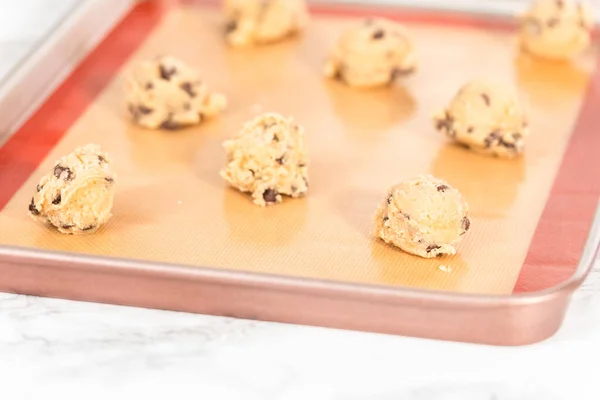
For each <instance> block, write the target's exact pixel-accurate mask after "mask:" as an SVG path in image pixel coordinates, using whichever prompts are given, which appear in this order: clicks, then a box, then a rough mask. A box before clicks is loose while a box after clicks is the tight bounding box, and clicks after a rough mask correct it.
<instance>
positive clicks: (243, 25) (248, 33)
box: [225, 0, 309, 46]
mask: <svg viewBox="0 0 600 400" xmlns="http://www.w3.org/2000/svg"><path fill="white" fill-rule="evenodd" d="M225 14H226V18H227V26H226V32H225V38H226V40H227V43H229V44H230V45H232V46H248V45H256V44H266V43H272V42H277V41H279V40H282V39H284V38H286V37H288V36H291V35H294V34H297V33H298V32H300V31H302V30H303V29H304V27H305V26H306V24H307V22H308V19H309V15H308V10H307V7H306V0H226V1H225Z"/></svg>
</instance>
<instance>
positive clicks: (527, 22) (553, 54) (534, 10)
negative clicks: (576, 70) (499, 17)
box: [520, 0, 593, 60]
mask: <svg viewBox="0 0 600 400" xmlns="http://www.w3.org/2000/svg"><path fill="white" fill-rule="evenodd" d="M592 28H593V17H592V12H591V9H590V7H589V6H588V5H587V4H586V3H584V2H583V1H575V0H534V1H533V2H532V4H531V6H530V8H529V10H527V12H526V13H524V14H523V15H522V16H520V39H521V46H522V48H523V49H525V50H526V51H527V52H529V53H531V54H534V55H536V56H539V57H542V58H547V59H555V60H566V59H570V58H573V57H574V56H576V55H577V54H578V53H581V52H582V51H583V50H585V49H586V48H587V47H588V46H589V45H590V41H591V31H592Z"/></svg>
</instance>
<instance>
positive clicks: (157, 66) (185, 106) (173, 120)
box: [125, 56, 227, 130]
mask: <svg viewBox="0 0 600 400" xmlns="http://www.w3.org/2000/svg"><path fill="white" fill-rule="evenodd" d="M125 96H126V102H127V108H128V110H129V113H130V114H131V116H132V118H133V120H134V121H135V122H136V123H137V124H138V125H141V126H143V127H145V128H149V129H166V130H174V129H179V128H182V127H184V126H188V125H195V124H198V123H200V122H201V121H202V120H204V118H207V117H211V116H214V115H216V114H218V113H219V112H221V111H223V110H224V109H225V107H226V105H227V99H226V98H225V96H224V95H222V94H218V93H211V92H209V90H208V87H207V85H206V84H205V83H204V82H203V81H202V80H201V79H200V76H199V75H198V73H197V72H196V71H195V70H194V69H192V68H191V67H190V66H188V65H186V64H185V63H184V62H183V61H181V60H178V59H176V58H175V57H171V56H161V57H157V58H155V59H153V60H150V61H144V62H142V63H140V64H139V66H138V67H137V68H136V69H134V70H133V71H132V72H131V73H130V75H129V76H128V78H127V83H126V90H125Z"/></svg>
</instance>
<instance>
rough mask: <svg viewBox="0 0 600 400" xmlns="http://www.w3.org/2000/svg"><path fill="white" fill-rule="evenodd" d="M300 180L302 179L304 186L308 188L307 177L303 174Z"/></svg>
mask: <svg viewBox="0 0 600 400" xmlns="http://www.w3.org/2000/svg"><path fill="white" fill-rule="evenodd" d="M302 180H303V181H304V185H306V187H307V188H308V179H306V177H305V176H303V177H302Z"/></svg>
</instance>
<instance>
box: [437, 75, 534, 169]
mask: <svg viewBox="0 0 600 400" xmlns="http://www.w3.org/2000/svg"><path fill="white" fill-rule="evenodd" d="M434 121H435V127H436V129H437V130H439V131H440V132H442V133H444V134H445V135H446V136H448V137H449V138H451V139H452V140H454V141H456V142H458V143H461V144H462V145H464V146H465V147H467V148H469V149H471V150H473V151H476V152H479V153H482V154H488V155H495V156H500V157H508V158H512V157H516V156H518V155H520V154H521V153H522V152H523V151H524V148H525V137H526V136H527V135H528V134H529V129H528V127H527V119H526V116H525V113H524V111H523V109H522V107H521V105H520V103H519V100H518V98H517V95H516V94H515V93H514V91H513V90H511V89H509V88H508V87H506V86H501V85H499V84H492V83H489V82H482V81H475V82H470V83H467V84H465V85H464V86H462V87H461V88H460V89H459V91H458V93H457V94H456V95H455V96H454V98H453V99H452V101H451V102H450V104H449V106H448V107H447V108H446V109H445V110H443V111H440V112H439V113H437V114H436V115H435V116H434Z"/></svg>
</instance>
